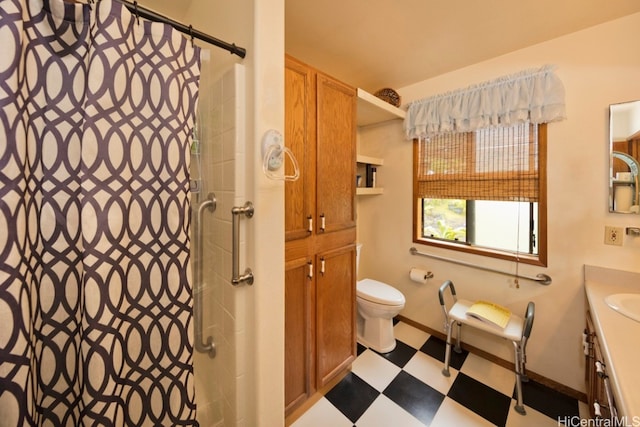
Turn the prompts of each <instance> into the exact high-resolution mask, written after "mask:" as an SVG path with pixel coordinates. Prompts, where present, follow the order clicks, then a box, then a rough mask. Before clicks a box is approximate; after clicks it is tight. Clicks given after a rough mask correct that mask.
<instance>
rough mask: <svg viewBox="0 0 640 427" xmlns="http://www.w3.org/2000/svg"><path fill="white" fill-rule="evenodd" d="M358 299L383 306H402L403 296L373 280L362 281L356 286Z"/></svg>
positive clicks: (394, 289)
mask: <svg viewBox="0 0 640 427" xmlns="http://www.w3.org/2000/svg"><path fill="white" fill-rule="evenodd" d="M356 291H357V295H358V297H360V298H362V299H365V300H367V301H371V302H375V303H377V304H384V305H402V304H404V303H405V300H404V295H402V292H400V291H399V290H397V289H396V288H394V287H392V286H389V285H387V284H386V283H382V282H378V281H377V280H373V279H363V280H360V281H359V282H358V283H357V284H356Z"/></svg>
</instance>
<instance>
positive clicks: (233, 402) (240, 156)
mask: <svg viewBox="0 0 640 427" xmlns="http://www.w3.org/2000/svg"><path fill="white" fill-rule="evenodd" d="M204 59H205V60H203V63H202V77H201V83H200V100H199V106H198V110H199V113H198V138H199V142H200V155H199V156H197V155H192V166H191V170H192V177H193V178H197V177H198V176H200V177H201V186H200V190H199V192H198V193H194V194H193V195H192V207H193V208H192V210H194V211H195V209H196V207H197V206H198V203H200V202H201V201H202V200H203V199H204V198H205V197H206V196H207V195H208V194H209V193H211V192H213V193H215V196H216V199H217V208H216V210H215V212H214V213H213V214H211V213H210V212H209V211H205V213H204V214H203V217H204V218H203V236H202V238H203V245H204V246H203V259H202V260H201V261H202V262H200V263H199V262H198V261H199V260H195V259H194V263H193V265H194V266H196V268H197V265H198V264H200V265H201V266H202V268H203V285H202V287H201V289H202V298H203V337H204V340H205V341H206V338H207V337H208V336H213V338H214V343H215V345H216V348H217V355H216V357H215V358H214V359H211V358H209V356H208V355H206V354H201V353H196V354H195V356H194V371H195V386H196V403H197V405H198V406H197V412H198V421H199V422H200V425H201V426H203V427H213V426H216V427H220V426H225V427H229V426H244V425H245V422H244V420H245V414H246V409H245V408H244V407H243V404H242V403H243V400H242V399H241V398H239V396H242V395H243V394H246V393H245V392H246V386H245V384H246V381H247V363H246V360H245V359H244V357H243V355H246V354H247V349H246V344H245V343H246V330H245V328H246V324H247V315H248V310H247V309H246V307H247V289H246V285H241V286H239V287H234V286H233V285H232V284H231V277H232V271H231V266H232V255H231V245H232V242H231V238H232V236H231V230H232V226H231V221H232V215H231V208H232V207H233V206H242V205H244V203H245V201H246V198H245V194H246V190H245V180H244V164H245V162H244V158H245V138H244V120H245V116H244V114H245V113H244V112H245V105H244V103H245V101H244V100H245V96H244V90H245V89H244V84H245V76H244V67H243V66H242V65H239V64H235V65H234V66H233V67H232V68H231V69H229V70H228V71H226V72H225V73H224V74H223V75H222V77H220V76H217V77H216V76H215V75H213V71H212V67H211V64H209V63H208V61H206V54H205V56H204ZM240 221H241V223H240V224H241V233H240V236H241V242H240V259H241V263H240V265H241V272H243V271H244V263H243V262H242V260H244V259H246V258H245V257H244V254H245V248H246V244H245V242H244V241H243V236H245V235H246V234H245V233H244V226H243V222H244V221H246V219H245V218H244V217H242V218H241V219H240ZM193 230H194V227H192V231H193ZM193 238H197V236H193Z"/></svg>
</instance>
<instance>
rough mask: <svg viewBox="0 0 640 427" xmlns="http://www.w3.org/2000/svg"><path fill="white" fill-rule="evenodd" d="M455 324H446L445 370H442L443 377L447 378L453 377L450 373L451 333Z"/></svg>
mask: <svg viewBox="0 0 640 427" xmlns="http://www.w3.org/2000/svg"><path fill="white" fill-rule="evenodd" d="M454 322H455V320H452V321H451V322H448V323H446V324H445V328H446V329H447V343H446V345H445V351H444V369H442V375H444V376H445V377H450V376H451V373H450V372H449V360H450V359H451V332H452V331H453V323H454Z"/></svg>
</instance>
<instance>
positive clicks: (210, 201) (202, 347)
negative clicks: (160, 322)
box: [193, 193, 216, 359]
mask: <svg viewBox="0 0 640 427" xmlns="http://www.w3.org/2000/svg"><path fill="white" fill-rule="evenodd" d="M205 209H207V210H209V212H215V210H216V195H215V194H213V193H209V194H208V195H207V199H206V200H205V201H203V202H202V203H201V204H200V206H198V213H197V215H196V221H195V226H196V230H195V239H194V244H195V246H196V257H197V259H196V264H197V265H196V266H195V267H196V268H195V269H194V270H195V271H194V273H193V274H194V276H195V286H194V290H193V300H194V301H193V317H194V322H195V325H194V334H195V347H196V350H197V351H199V352H200V353H209V357H210V358H212V359H213V358H214V357H216V345H215V344H214V342H213V337H212V336H208V337H207V342H206V343H205V342H204V341H203V340H202V285H203V283H202V257H203V254H202V248H203V246H204V245H203V242H202V240H203V236H202V212H203V211H204V210H205Z"/></svg>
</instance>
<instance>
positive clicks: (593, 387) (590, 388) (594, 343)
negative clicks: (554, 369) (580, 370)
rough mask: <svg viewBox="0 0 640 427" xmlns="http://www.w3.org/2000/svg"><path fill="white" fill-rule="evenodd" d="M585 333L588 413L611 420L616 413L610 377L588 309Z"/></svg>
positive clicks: (593, 416) (592, 416)
mask: <svg viewBox="0 0 640 427" xmlns="http://www.w3.org/2000/svg"><path fill="white" fill-rule="evenodd" d="M585 335H586V337H585V338H586V348H585V358H586V363H585V381H586V385H587V403H588V404H589V413H590V415H591V418H593V419H596V418H602V419H607V420H611V421H613V420H614V419H615V418H616V417H617V413H616V408H615V401H614V399H613V394H612V391H611V379H610V378H609V376H608V375H607V367H606V363H605V361H604V357H603V355H602V350H601V349H600V343H599V341H598V336H597V335H596V332H595V328H594V326H593V320H592V319H591V314H590V313H589V311H587V326H586V329H585ZM603 425H604V424H603ZM612 425H613V424H612Z"/></svg>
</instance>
